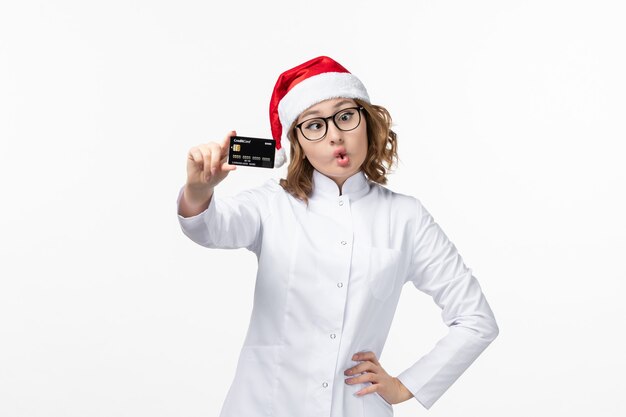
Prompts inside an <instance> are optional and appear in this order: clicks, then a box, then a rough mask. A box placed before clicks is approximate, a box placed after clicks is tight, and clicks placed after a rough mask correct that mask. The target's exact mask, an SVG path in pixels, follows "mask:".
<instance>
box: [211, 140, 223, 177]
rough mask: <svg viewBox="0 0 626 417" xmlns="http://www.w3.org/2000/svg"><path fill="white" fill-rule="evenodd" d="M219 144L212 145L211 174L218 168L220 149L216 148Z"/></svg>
mask: <svg viewBox="0 0 626 417" xmlns="http://www.w3.org/2000/svg"><path fill="white" fill-rule="evenodd" d="M218 147H219V145H216V146H213V149H212V151H213V152H211V175H214V174H215V173H216V172H217V170H218V169H219V168H220V165H221V163H220V159H221V152H220V149H216V148H218Z"/></svg>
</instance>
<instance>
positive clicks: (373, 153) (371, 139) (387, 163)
mask: <svg viewBox="0 0 626 417" xmlns="http://www.w3.org/2000/svg"><path fill="white" fill-rule="evenodd" d="M353 100H354V101H355V102H356V103H357V105H360V106H363V109H364V112H365V120H366V122H367V155H366V156H365V161H364V162H363V165H361V170H363V172H364V174H365V176H366V177H367V178H368V179H369V180H370V181H373V182H376V183H378V184H381V185H385V184H387V174H388V172H392V171H391V167H392V166H394V165H395V166H397V162H398V141H397V139H396V133H395V132H394V131H393V130H391V115H390V114H389V112H388V111H387V109H385V108H384V107H382V106H378V105H375V104H369V103H367V102H365V101H363V100H359V99H353ZM297 120H298V119H297V118H296V120H294V122H293V123H292V124H291V126H290V127H289V130H288V131H287V137H288V138H289V144H290V148H289V149H290V155H291V160H290V161H289V166H288V167H287V178H281V179H280V182H279V183H280V185H281V186H282V187H283V189H284V190H285V191H287V192H288V193H289V194H291V195H292V196H294V197H295V198H298V199H300V200H302V201H304V202H305V203H306V204H307V205H308V202H309V197H310V195H311V193H312V192H313V170H314V169H315V168H314V167H313V165H311V163H310V162H309V160H308V159H303V156H304V151H303V150H302V147H301V146H300V143H299V142H298V139H297V134H296V128H295V126H296V121H297Z"/></svg>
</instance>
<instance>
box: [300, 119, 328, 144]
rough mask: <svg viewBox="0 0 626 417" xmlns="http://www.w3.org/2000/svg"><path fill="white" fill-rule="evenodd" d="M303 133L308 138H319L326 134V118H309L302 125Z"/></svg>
mask: <svg viewBox="0 0 626 417" xmlns="http://www.w3.org/2000/svg"><path fill="white" fill-rule="evenodd" d="M300 129H301V130H302V134H303V135H304V137H305V138H307V139H308V140H317V139H320V138H321V137H322V136H324V135H325V134H326V120H324V119H311V120H307V121H306V122H305V123H304V124H303V125H302V126H301V127H300Z"/></svg>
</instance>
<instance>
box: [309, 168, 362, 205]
mask: <svg viewBox="0 0 626 417" xmlns="http://www.w3.org/2000/svg"><path fill="white" fill-rule="evenodd" d="M369 189H370V184H369V181H368V180H367V178H366V177H365V173H364V172H363V170H359V171H357V172H356V173H355V174H353V175H352V176H350V177H348V178H347V179H346V181H345V182H344V183H343V185H342V186H341V196H346V197H349V199H350V200H352V201H354V200H357V199H359V198H361V197H362V196H364V195H365V194H367V192H368V191H369ZM338 197H340V195H339V186H338V185H337V184H336V183H335V181H333V179H332V178H329V177H327V176H326V175H324V174H322V173H321V172H319V171H318V170H317V169H314V170H313V193H312V194H311V196H310V199H311V200H319V199H329V198H338Z"/></svg>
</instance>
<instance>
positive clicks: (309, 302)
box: [178, 56, 498, 417]
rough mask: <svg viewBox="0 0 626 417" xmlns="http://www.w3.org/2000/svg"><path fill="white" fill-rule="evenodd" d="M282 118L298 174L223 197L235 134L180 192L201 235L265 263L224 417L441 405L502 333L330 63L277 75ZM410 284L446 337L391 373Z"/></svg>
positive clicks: (340, 416)
mask: <svg viewBox="0 0 626 417" xmlns="http://www.w3.org/2000/svg"><path fill="white" fill-rule="evenodd" d="M270 122H271V126H272V135H273V137H274V139H275V140H276V148H277V153H276V166H277V167H278V166H281V165H282V164H283V163H284V162H285V160H286V154H285V150H284V148H283V147H282V145H281V143H282V142H284V141H285V140H287V141H288V142H289V144H290V154H291V159H290V163H289V166H288V172H287V178H286V179H281V180H280V182H278V181H276V180H274V179H272V180H268V181H267V182H266V183H265V184H263V185H262V186H260V187H256V188H250V189H248V190H245V191H243V192H241V193H239V194H237V195H235V196H233V197H224V196H221V195H220V194H219V193H217V194H216V193H214V189H215V187H216V186H217V185H218V184H219V183H220V182H221V181H222V180H224V179H225V178H226V176H227V175H228V174H229V173H230V172H231V171H233V170H235V169H236V166H233V165H229V164H228V163H226V162H225V161H226V158H227V154H228V146H229V138H230V136H232V135H235V134H236V132H235V131H231V132H230V133H229V134H228V135H226V137H225V138H224V140H223V141H222V142H221V143H216V142H209V143H207V144H201V145H199V146H196V147H193V148H191V149H190V151H189V154H188V158H187V183H186V184H185V186H184V187H182V188H181V190H180V192H179V197H178V219H179V221H180V225H181V227H182V230H183V232H184V233H185V234H186V235H187V236H188V237H189V238H190V239H192V240H193V241H194V242H196V243H198V244H200V245H202V246H205V247H208V248H242V247H245V248H247V249H249V250H251V251H252V252H254V253H255V254H256V255H257V258H258V272H257V277H256V286H255V292H254V304H253V311H252V316H251V322H250V326H249V328H248V332H247V334H246V339H245V342H244V346H243V347H242V350H241V353H240V356H239V361H238V365H237V370H236V372H235V377H234V380H233V382H232V385H231V387H230V390H229V392H228V394H227V397H226V400H225V402H224V404H223V407H222V412H221V414H220V416H221V417H240V416H246V417H257V416H259V417H260V416H266V417H267V416H274V417H293V416H331V417H356V416H359V417H360V416H363V417H366V416H376V417H385V416H392V415H393V408H392V404H397V403H400V402H403V401H406V400H408V399H410V398H413V397H414V398H416V399H417V400H418V401H419V402H420V404H422V405H423V406H424V407H425V408H430V407H431V406H432V405H433V403H434V402H435V401H436V400H437V399H438V398H439V397H440V396H441V395H442V394H443V393H444V392H445V391H446V390H447V389H448V388H449V386H450V385H452V383H453V382H454V381H455V380H456V379H457V378H458V377H459V376H460V375H461V374H462V373H463V372H464V371H465V369H467V367H468V366H469V365H470V364H471V363H472V362H473V361H474V360H475V359H476V358H477V357H478V356H479V355H480V354H481V353H482V351H483V350H484V349H485V348H486V347H487V346H488V345H489V344H490V343H491V341H492V340H493V339H494V338H495V337H496V336H497V334H498V327H497V325H496V322H495V319H494V316H493V313H492V311H491V309H490V307H489V304H488V303H487V301H486V299H485V297H484V295H483V293H482V291H481V288H480V285H479V283H478V281H477V280H476V278H475V277H474V276H473V275H472V272H471V269H469V268H467V267H466V266H465V264H464V263H463V260H462V258H461V256H460V255H459V254H458V252H457V250H456V248H455V246H454V245H453V244H452V243H451V242H450V241H449V240H448V238H447V237H446V235H445V234H444V232H443V231H442V230H441V228H440V227H439V225H438V224H437V223H435V222H434V220H433V217H432V216H431V215H430V213H429V212H428V211H427V210H426V209H425V208H424V206H423V205H422V204H421V202H420V201H419V200H418V199H417V198H414V197H411V196H407V195H403V194H399V193H394V192H392V191H390V190H389V189H387V188H385V187H383V186H382V184H386V182H387V179H386V174H387V169H388V168H390V167H391V165H392V163H393V161H395V160H396V159H397V155H396V149H397V145H396V134H395V133H394V132H393V131H392V130H391V117H390V116H389V113H388V112H387V110H385V109H384V108H383V107H381V106H377V105H373V104H371V103H370V100H369V96H368V94H367V91H366V89H365V87H364V86H363V84H362V83H361V81H360V80H359V79H358V78H357V77H355V76H354V75H353V74H351V73H350V72H348V71H347V70H346V69H345V68H344V67H343V66H341V65H340V64H338V63H337V62H336V61H334V60H332V59H331V58H329V57H325V56H322V57H317V58H314V59H312V60H309V61H307V62H305V63H303V64H301V65H298V66H296V67H294V68H291V69H290V70H287V71H285V72H284V73H282V74H281V75H280V77H279V78H278V81H277V83H276V86H275V88H274V91H273V94H272V98H271V102H270ZM407 282H411V283H412V284H413V285H414V286H415V287H416V288H418V289H419V290H421V291H423V292H425V293H427V294H429V295H430V296H432V297H433V300H434V301H435V303H437V305H438V306H439V307H440V308H441V309H442V317H443V320H444V323H445V324H446V325H447V326H448V327H449V333H448V334H447V335H446V336H445V337H443V338H442V339H441V340H440V341H439V342H438V343H437V345H436V346H435V347H434V348H433V350H432V351H431V352H429V353H428V354H426V355H424V356H423V357H422V358H420V359H419V360H417V361H416V362H415V363H414V364H412V365H411V366H410V367H408V368H407V369H406V370H405V371H403V372H401V373H400V374H399V375H398V376H396V377H393V376H391V375H389V374H388V373H387V372H385V370H384V368H383V367H382V365H381V364H380V362H379V360H378V358H379V357H380V353H381V351H382V349H383V346H384V343H385V341H386V338H387V334H388V331H389V328H390V326H391V322H392V319H393V315H394V312H395V309H396V306H397V303H398V299H399V296H400V293H401V290H402V286H403V285H404V284H405V283H407ZM416 330H418V329H416Z"/></svg>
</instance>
